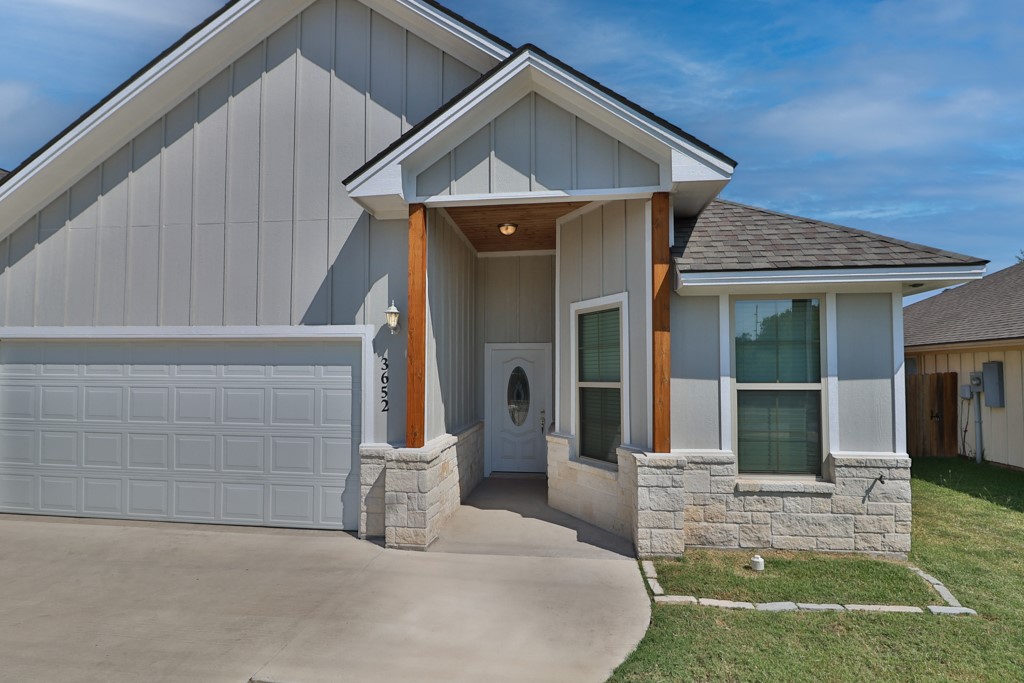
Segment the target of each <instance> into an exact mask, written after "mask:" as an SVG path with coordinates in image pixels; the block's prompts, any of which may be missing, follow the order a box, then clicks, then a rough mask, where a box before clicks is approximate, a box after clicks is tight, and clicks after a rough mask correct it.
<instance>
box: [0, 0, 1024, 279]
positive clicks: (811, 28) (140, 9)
mask: <svg viewBox="0 0 1024 683" xmlns="http://www.w3.org/2000/svg"><path fill="white" fill-rule="evenodd" d="M219 4H220V3H219V1H218V0H175V2H173V3H169V2H159V1H157V0H3V2H2V4H0V44H2V45H3V49H4V52H5V53H6V54H7V55H8V57H7V58H6V59H4V60H2V62H0V167H3V168H8V169H10V168H12V167H14V166H16V165H17V164H18V163H19V162H20V161H21V160H22V159H23V158H24V157H26V156H27V155H28V154H30V153H31V152H32V151H34V150H35V149H36V148H37V147H39V146H40V145H42V144H43V143H44V142H46V141H47V140H48V139H49V138H50V137H52V136H53V135H54V134H55V133H56V132H58V131H59V130H60V129H62V128H63V127H64V126H65V125H67V124H68V123H70V122H71V121H72V120H74V119H75V118H77V116H78V115H80V114H81V113H82V112H83V111H85V110H86V109H87V108H88V107H90V106H91V105H92V104H94V103H95V102H96V101H98V100H99V99H100V98H101V97H103V96H104V95H105V94H106V93H107V92H109V91H110V90H111V89H112V88H113V87H114V86H116V85H117V84H118V83H120V82H121V81H122V80H124V79H125V78H126V77H128V76H129V75H131V74H132V73H134V71H135V70H137V69H138V68H139V67H141V66H142V65H143V64H145V63H146V62H147V61H149V60H150V59H151V58H152V57H154V56H155V55H156V54H158V53H159V52H161V51H162V50H163V49H164V48H166V47H167V46H168V45H169V44H170V43H171V42H173V41H174V40H175V39H176V38H177V37H179V36H180V35H181V34H182V33H184V32H185V31H187V30H188V29H189V28H191V27H192V26H193V25H195V24H196V23H198V22H199V21H201V20H202V19H203V18H204V17H205V16H206V15H208V14H209V13H211V12H212V11H213V10H215V9H216V7H217V6H218V5H219ZM447 5H448V6H449V7H451V8H452V9H454V10H455V11H457V12H460V13H462V14H464V15H465V16H467V17H468V18H470V19H471V20H473V21H476V22H477V23H479V24H481V25H483V26H485V27H487V28H488V29H489V30H491V31H493V32H494V33H497V34H498V35H500V36H502V37H504V38H505V39H507V40H508V41H509V42H511V43H514V44H516V45H519V44H521V43H525V42H532V43H535V44H537V45H539V46H540V47H542V48H544V49H546V50H548V51H549V52H551V53H552V54H554V55H556V56H557V57H560V58H562V59H564V60H565V61H567V62H569V63H570V64H572V65H574V66H576V67H577V68H579V69H581V70H583V71H584V72H586V73H588V74H589V75H591V76H593V77H594V78H596V79H598V80H600V81H602V82H603V83H605V84H606V85H608V86H610V87H612V88H613V89H616V90H618V91H619V92H621V93H622V94H624V95H626V96H627V97H630V98H631V99H633V100H635V101H637V102H639V103H640V104H642V105H644V106H645V107H647V108H648V109H651V110H653V111H655V112H657V113H659V114H661V115H663V116H665V117H666V118H668V119H669V120H671V121H673V122H676V123H678V124H679V125H680V126H682V127H683V128H684V129H685V130H687V131H689V132H690V133H692V134H694V135H696V136H697V137H699V138H701V139H703V140H705V141H706V142H708V143H710V144H711V145H714V146H715V147H717V148H719V149H721V150H722V151H724V152H725V153H727V154H729V155H730V156H732V157H733V158H735V159H737V160H739V162H740V167H739V170H738V172H737V174H736V177H735V179H734V180H733V182H732V183H731V185H730V186H729V187H728V188H727V189H726V191H725V193H724V194H723V196H724V197H726V198H728V199H732V200H735V201H740V202H745V203H750V204H755V205H758V206H764V207H767V208H770V209H774V210H777V211H783V212H787V213H795V214H799V215H804V216H810V217H813V218H819V219H824V220H831V221H834V222H837V223H841V224H844V225H850V226H853V227H858V228H864V229H868V230H873V231H876V232H881V233H884V234H888V235H893V236H895V237H900V238H902V239H907V240H911V241H915V242H923V243H926V244H931V245H934V246H938V247H943V248H946V249H951V250H954V251H959V252H962V253H967V254H970V255H973V256H979V257H983V258H987V259H990V260H992V262H993V263H992V266H991V267H990V269H991V270H996V269H1000V268H1004V267H1006V266H1009V265H1012V264H1013V263H1014V262H1015V258H1014V257H1015V255H1016V254H1017V253H1018V252H1019V251H1020V250H1021V249H1024V2H1022V1H1021V0H882V1H872V2H868V1H860V0H841V1H840V0H833V1H831V2H825V1H822V0H818V1H814V0H717V1H715V2H708V1H707V0H631V2H621V1H620V0H487V2H480V1H479V0H448V2H447Z"/></svg>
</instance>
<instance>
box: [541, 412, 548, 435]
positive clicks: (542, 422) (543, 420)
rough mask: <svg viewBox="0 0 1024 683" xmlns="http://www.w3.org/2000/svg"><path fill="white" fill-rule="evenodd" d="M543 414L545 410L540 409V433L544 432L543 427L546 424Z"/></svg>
mask: <svg viewBox="0 0 1024 683" xmlns="http://www.w3.org/2000/svg"><path fill="white" fill-rule="evenodd" d="M545 415H546V411H543V410H542V411H540V431H541V434H543V433H545V430H544V428H545V427H546V426H547V421H546V420H545Z"/></svg>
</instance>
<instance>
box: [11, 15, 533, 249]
mask: <svg viewBox="0 0 1024 683" xmlns="http://www.w3.org/2000/svg"><path fill="white" fill-rule="evenodd" d="M362 1H363V2H364V3H365V4H367V5H369V6H370V7H371V8H373V9H377V8H378V6H379V5H384V6H385V8H386V14H387V16H389V18H392V19H397V18H398V17H399V16H402V17H404V18H407V19H408V20H409V21H410V22H412V23H416V24H417V25H430V26H432V27H435V28H436V29H437V31H439V32H441V33H444V34H446V35H449V36H455V37H456V38H460V39H461V41H462V43H464V44H465V47H466V50H467V51H468V52H472V53H473V54H477V55H482V56H483V57H486V59H487V64H488V65H490V64H493V63H494V62H495V61H501V60H502V59H505V58H506V57H507V56H508V54H509V53H510V52H511V51H512V49H513V48H512V46H511V45H510V44H509V43H507V42H505V41H504V40H501V39H500V38H497V37H496V36H494V35H493V34H491V33H489V32H487V31H485V30H484V29H482V28H480V27H479V26H477V25H476V24H474V23H472V22H470V21H468V20H466V19H465V18H464V17H462V16H460V15H459V14H456V13H455V12H453V11H451V10H450V9H448V8H446V7H444V6H443V5H441V4H440V3H438V2H436V0H362ZM312 2H313V0H301V1H300V2H287V3H285V2H281V1H280V0H224V5H223V6H221V7H220V8H219V9H218V10H217V11H215V12H214V13H213V14H211V15H210V16H209V17H207V18H206V19H204V20H203V21H202V22H201V23H200V24H198V25H197V26H196V27H195V28H193V29H191V30H190V31H189V32H188V33H186V34H185V35H184V36H182V37H181V38H180V39H178V40H177V41H175V43H174V44H173V45H171V46H170V47H168V48H167V49H166V50H164V51H163V52H161V53H160V54H159V55H157V56H156V57H155V58H154V59H153V60H152V61H150V62H149V63H148V64H146V65H145V66H144V67H142V68H141V69H139V71H137V72H136V73H135V74H133V75H132V76H130V77H129V78H128V79H127V80H125V81H124V82H123V83H121V84H120V85H119V86H117V87H116V88H114V90H113V91H111V92H110V93H109V94H108V95H106V96H105V97H104V98H103V99H102V100H100V101H99V102H98V103H97V104H96V105H95V106H93V107H92V108H90V109H89V110H88V111H87V112H85V113H84V114H83V115H82V116H80V117H79V118H78V119H77V120H75V121H74V122H73V123H72V124H71V125H69V126H68V127H67V128H65V129H64V130H63V131H61V132H60V133H58V134H57V135H56V136H54V137H53V138H52V139H51V140H49V141H48V142H47V143H45V144H44V145H43V146H42V147H40V148H39V149H38V150H36V151H35V152H33V153H32V154H31V155H29V157H28V158H26V159H25V161H23V162H22V163H21V164H19V165H18V166H17V168H15V169H14V170H13V171H11V172H10V173H8V174H7V175H6V176H3V177H0V237H2V236H3V234H2V233H3V232H9V231H10V230H13V229H14V228H15V227H17V225H18V224H19V223H20V221H21V220H24V219H25V218H27V217H28V216H30V215H31V214H32V213H33V212H34V211H35V210H38V208H40V206H41V205H42V204H44V203H45V202H46V201H48V200H49V196H48V195H49V194H50V193H51V192H53V191H55V190H54V187H56V186H57V185H58V184H59V183H57V181H56V180H55V178H54V174H53V173H49V174H48V173H47V171H48V169H49V168H50V167H52V164H53V162H54V161H55V160H57V159H59V158H61V157H63V156H66V154H67V153H68V151H69V150H72V151H77V152H78V153H79V154H80V155H81V157H82V159H78V158H76V159H75V161H74V163H72V164H70V166H71V167H72V170H71V171H70V172H69V173H68V174H61V175H62V178H61V182H62V183H63V182H67V181H68V178H63V175H74V173H76V172H81V170H82V168H84V167H85V166H88V165H90V164H94V163H96V162H97V161H98V160H99V159H93V158H92V157H93V156H95V150H94V149H92V147H91V146H90V145H88V144H87V145H85V146H84V147H85V148H86V149H83V145H81V144H80V143H81V142H82V140H83V139H85V138H86V137H87V136H88V135H89V134H93V133H95V132H96V130H97V129H101V130H103V131H104V133H105V134H107V135H114V134H115V133H111V130H113V131H116V133H117V134H119V135H121V136H122V137H124V138H125V139H124V140H119V142H120V143H123V142H124V141H126V140H127V139H130V137H131V131H130V129H131V128H132V127H133V126H137V124H138V123H139V120H140V118H141V117H143V113H145V115H149V114H153V113H154V112H153V111H151V110H161V111H162V110H163V109H165V108H166V107H167V106H169V105H170V104H171V103H173V102H172V101H173V97H171V98H161V97H156V96H153V95H151V93H152V92H153V91H154V90H156V89H157V86H159V84H160V83H161V82H165V81H171V82H173V83H174V86H175V87H178V88H179V89H183V90H186V91H187V90H191V89H194V88H196V87H198V86H199V85H201V84H202V82H203V81H204V80H205V79H206V78H208V77H209V76H210V75H211V74H210V73H209V68H208V66H206V65H205V64H203V63H202V62H203V59H204V58H206V59H207V60H208V61H209V62H219V61H224V60H227V61H232V60H233V59H234V58H235V57H237V56H238V55H234V56H230V55H228V52H229V49H228V48H220V49H212V48H211V47H210V44H211V42H212V39H213V38H215V37H217V36H220V35H221V34H223V33H226V32H231V34H232V35H234V36H236V37H241V39H242V41H243V42H245V40H247V39H253V40H261V39H262V38H263V37H265V35H266V34H267V33H268V32H269V30H271V29H273V28H276V26H277V24H278V23H280V21H282V20H284V21H287V19H288V18H290V17H291V16H294V15H295V14H297V13H298V12H301V11H303V10H304V9H305V8H306V7H307V6H308V5H310V4H312ZM456 42H458V41H456ZM245 47H246V48H248V47H251V45H246V46H245ZM197 55H198V56H197ZM211 55H212V57H211ZM484 68H486V67H484ZM169 76H171V78H168V77H169ZM186 79H192V81H194V82H187V81H186ZM183 83H184V84H185V85H184V87H183V88H181V87H180V86H182V84H183ZM147 96H149V97H150V98H151V100H152V101H153V102H158V104H157V105H156V106H154V105H153V104H151V103H150V100H149V99H145V98H146V97H147ZM144 99H145V101H146V104H141V103H140V101H141V100H144ZM164 100H167V101H164ZM118 115H122V116H123V117H125V120H119V121H113V120H114V119H116V117H117V116H118ZM108 124H109V125H108ZM117 146H118V144H116V143H115V144H111V145H107V146H105V147H104V151H109V149H108V147H114V148H116V147H117ZM85 159H87V160H85ZM40 173H42V174H43V176H45V177H44V179H43V181H41V183H40V184H42V185H43V186H44V188H43V189H36V190H35V191H34V192H33V191H29V195H30V198H27V199H18V200H15V201H13V202H12V201H11V198H12V196H14V195H17V194H20V192H19V190H20V189H21V188H22V187H24V186H25V185H26V184H29V181H31V180H33V179H34V178H35V176H37V174H40ZM73 181H74V180H73V179H72V180H70V182H73ZM37 197H38V200H37V199H36V198H37ZM12 205H13V206H12ZM30 205H34V206H31V208H29V207H30ZM5 227H6V230H5Z"/></svg>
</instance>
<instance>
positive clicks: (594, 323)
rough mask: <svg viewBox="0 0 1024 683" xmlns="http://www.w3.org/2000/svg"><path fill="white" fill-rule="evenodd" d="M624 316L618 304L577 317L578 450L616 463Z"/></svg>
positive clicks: (619, 433) (620, 426) (597, 458)
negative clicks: (617, 306)
mask: <svg viewBox="0 0 1024 683" xmlns="http://www.w3.org/2000/svg"><path fill="white" fill-rule="evenodd" d="M621 318H622V312H621V310H620V309H618V308H611V309H607V310H603V311H595V312H593V313H581V314H580V315H579V316H578V317H577V325H578V330H577V332H578V334H577V344H578V359H577V386H576V390H577V392H578V397H579V403H578V405H579V421H580V423H579V449H580V452H579V454H580V455H581V456H583V457H585V458H593V459H595V460H604V461H606V462H613V463H614V462H617V456H616V453H615V449H616V448H618V447H619V445H620V444H621V443H622V320H621Z"/></svg>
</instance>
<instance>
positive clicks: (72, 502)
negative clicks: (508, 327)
mask: <svg viewBox="0 0 1024 683" xmlns="http://www.w3.org/2000/svg"><path fill="white" fill-rule="evenodd" d="M27 346H29V345H28V344H27V343H25V344H20V343H17V342H14V343H10V342H3V343H0V359H9V360H12V361H24V360H26V359H28V358H31V359H34V360H35V361H36V362H35V364H33V365H29V364H27V363H24V362H15V363H13V365H3V364H0V475H2V476H3V477H4V480H3V482H4V483H3V487H2V490H0V509H3V510H5V511H8V512H35V513H40V514H58V515H59V514H71V515H83V516H93V517H115V518H117V517H127V518H138V519H165V520H180V521H187V522H212V523H217V522H219V523H230V524H247V525H272V526H297V527H314V528H321V527H323V528H347V529H354V528H356V527H357V525H358V518H359V509H358V503H359V474H358V466H359V463H358V444H359V440H360V439H359V430H358V427H359V424H360V414H359V413H360V408H361V401H360V400H358V395H359V382H358V378H359V377H360V376H361V371H360V368H359V363H360V360H361V357H362V353H361V347H360V344H359V343H358V342H352V341H343V342H325V343H298V344H294V345H293V344H290V343H282V342H277V343H273V344H271V343H252V344H234V343H213V344H210V343H200V342H196V343H182V344H177V345H174V344H164V343H155V344H152V343H149V342H133V343H126V342H96V343H88V344H83V345H80V348H78V349H77V350H76V349H73V348H72V346H71V345H69V344H67V343H44V344H40V345H39V346H41V347H42V349H43V351H40V350H39V349H36V350H28V349H26V348H25V347H27ZM70 360H77V361H78V364H77V365H76V364H74V363H71V362H65V361H70ZM184 361H187V363H186V362H184ZM339 362H343V363H348V365H339V364H338V363H339ZM328 363H332V364H333V365H328ZM46 367H51V368H61V369H62V370H61V372H63V373H64V374H53V375H44V374H43V373H44V369H45V368H46ZM5 392H6V393H5Z"/></svg>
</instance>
